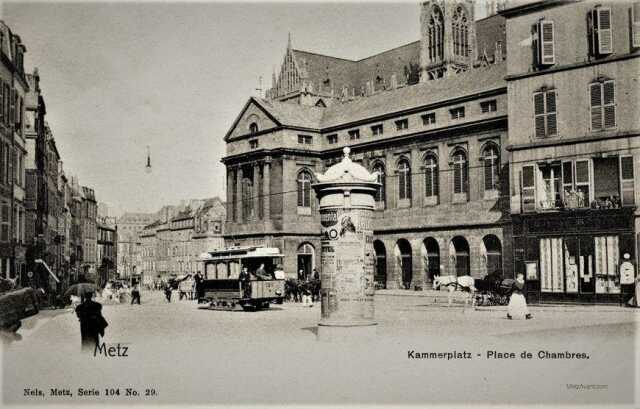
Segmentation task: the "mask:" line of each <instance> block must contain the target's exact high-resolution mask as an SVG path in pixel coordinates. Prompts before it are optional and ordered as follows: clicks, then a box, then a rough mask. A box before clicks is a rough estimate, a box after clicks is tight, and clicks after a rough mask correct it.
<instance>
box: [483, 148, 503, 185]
mask: <svg viewBox="0 0 640 409" xmlns="http://www.w3.org/2000/svg"><path fill="white" fill-rule="evenodd" d="M482 160H483V161H484V190H496V189H497V187H498V179H499V177H500V155H499V153H498V148H497V147H496V146H495V145H493V144H490V145H487V146H486V147H485V148H484V150H483V151H482Z"/></svg>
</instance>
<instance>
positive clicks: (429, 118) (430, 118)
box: [422, 112, 436, 126]
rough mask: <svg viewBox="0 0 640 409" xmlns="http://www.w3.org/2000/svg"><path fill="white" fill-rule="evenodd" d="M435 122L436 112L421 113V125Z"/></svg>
mask: <svg viewBox="0 0 640 409" xmlns="http://www.w3.org/2000/svg"><path fill="white" fill-rule="evenodd" d="M435 124H436V113H435V112H429V113H428V114H424V115H422V125H424V126H428V125H435Z"/></svg>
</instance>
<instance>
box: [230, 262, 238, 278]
mask: <svg viewBox="0 0 640 409" xmlns="http://www.w3.org/2000/svg"><path fill="white" fill-rule="evenodd" d="M238 277H240V262H238V261H232V262H230V263H229V278H231V279H237V278H238Z"/></svg>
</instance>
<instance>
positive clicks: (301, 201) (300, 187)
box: [298, 175, 304, 206]
mask: <svg viewBox="0 0 640 409" xmlns="http://www.w3.org/2000/svg"><path fill="white" fill-rule="evenodd" d="M301 179H302V175H300V176H298V206H304V202H303V195H304V194H303V193H302V190H303V189H304V184H303V183H302V181H301Z"/></svg>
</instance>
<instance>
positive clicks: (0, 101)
mask: <svg viewBox="0 0 640 409" xmlns="http://www.w3.org/2000/svg"><path fill="white" fill-rule="evenodd" d="M0 122H4V81H2V80H0Z"/></svg>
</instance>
